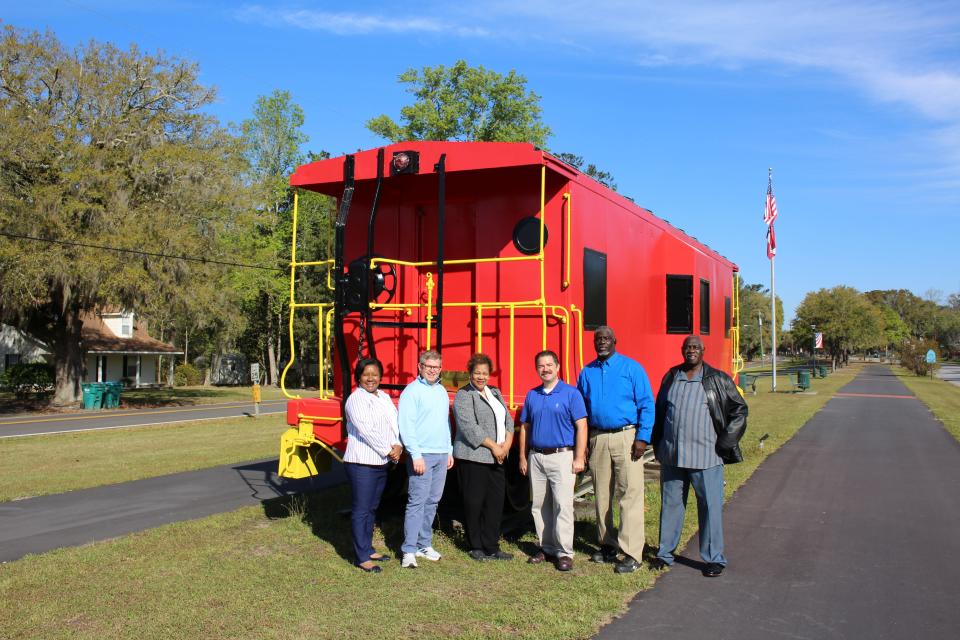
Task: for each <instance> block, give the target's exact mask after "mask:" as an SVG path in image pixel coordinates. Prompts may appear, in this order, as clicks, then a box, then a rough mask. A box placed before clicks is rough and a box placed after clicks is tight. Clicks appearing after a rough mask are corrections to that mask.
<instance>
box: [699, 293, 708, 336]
mask: <svg viewBox="0 0 960 640" xmlns="http://www.w3.org/2000/svg"><path fill="white" fill-rule="evenodd" d="M700 335H703V336H706V335H710V283H709V282H708V281H707V280H701V281H700Z"/></svg>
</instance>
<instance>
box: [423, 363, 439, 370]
mask: <svg viewBox="0 0 960 640" xmlns="http://www.w3.org/2000/svg"><path fill="white" fill-rule="evenodd" d="M420 366H421V367H423V368H424V370H426V371H440V369H443V366H442V365H439V364H423V363H422V362H421V363H420Z"/></svg>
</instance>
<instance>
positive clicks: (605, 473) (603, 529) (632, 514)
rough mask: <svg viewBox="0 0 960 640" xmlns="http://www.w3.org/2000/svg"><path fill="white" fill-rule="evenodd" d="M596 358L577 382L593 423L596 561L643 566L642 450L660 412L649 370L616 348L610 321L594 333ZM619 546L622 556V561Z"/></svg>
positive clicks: (629, 568)
mask: <svg viewBox="0 0 960 640" xmlns="http://www.w3.org/2000/svg"><path fill="white" fill-rule="evenodd" d="M593 346H594V349H596V352H597V359H596V360H594V361H593V362H591V363H590V364H588V365H587V366H586V367H584V368H583V370H582V371H581V372H580V378H579V380H578V381H577V388H578V389H579V390H580V393H582V394H583V398H584V400H585V401H586V404H587V413H588V415H589V418H588V421H589V423H590V471H591V473H592V474H593V489H594V493H595V494H596V498H597V500H596V503H595V504H596V509H597V529H598V532H597V537H598V538H599V540H600V549H599V551H597V552H596V553H594V554H593V556H592V557H591V560H593V561H594V562H616V563H617V565H616V567H615V571H616V572H617V573H631V572H633V571H636V570H637V569H639V568H640V558H641V557H642V555H643V545H644V542H645V537H644V528H643V460H641V457H642V456H643V452H644V451H645V450H646V448H647V445H648V444H649V443H650V435H651V432H652V431H653V421H654V415H655V413H656V409H655V403H654V400H653V390H652V389H651V388H650V379H649V378H647V373H646V372H645V371H644V370H643V367H641V366H640V363H638V362H636V361H635V360H631V359H630V358H628V357H626V356H624V355H621V354H619V353H617V338H616V336H614V334H613V329H611V328H610V327H606V326H603V327H599V328H598V329H597V330H596V332H594V334H593ZM614 500H616V501H618V502H619V503H620V529H619V531H618V530H617V529H614V526H613V502H614ZM618 551H623V554H624V555H623V560H620V561H619V562H617V555H618Z"/></svg>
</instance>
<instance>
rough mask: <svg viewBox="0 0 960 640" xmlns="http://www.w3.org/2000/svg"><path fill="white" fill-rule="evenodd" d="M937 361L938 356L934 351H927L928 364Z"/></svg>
mask: <svg viewBox="0 0 960 640" xmlns="http://www.w3.org/2000/svg"><path fill="white" fill-rule="evenodd" d="M936 361H937V354H936V353H934V351H933V349H930V350H929V351H927V364H934V363H935V362H936Z"/></svg>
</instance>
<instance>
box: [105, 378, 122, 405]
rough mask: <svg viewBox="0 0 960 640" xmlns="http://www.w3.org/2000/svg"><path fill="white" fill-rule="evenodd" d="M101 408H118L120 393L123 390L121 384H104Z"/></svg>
mask: <svg viewBox="0 0 960 640" xmlns="http://www.w3.org/2000/svg"><path fill="white" fill-rule="evenodd" d="M104 386H105V387H106V389H104V394H103V408H104V409H116V408H117V407H119V406H120V392H121V391H122V390H123V384H122V383H120V382H107V383H105V384H104Z"/></svg>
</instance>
